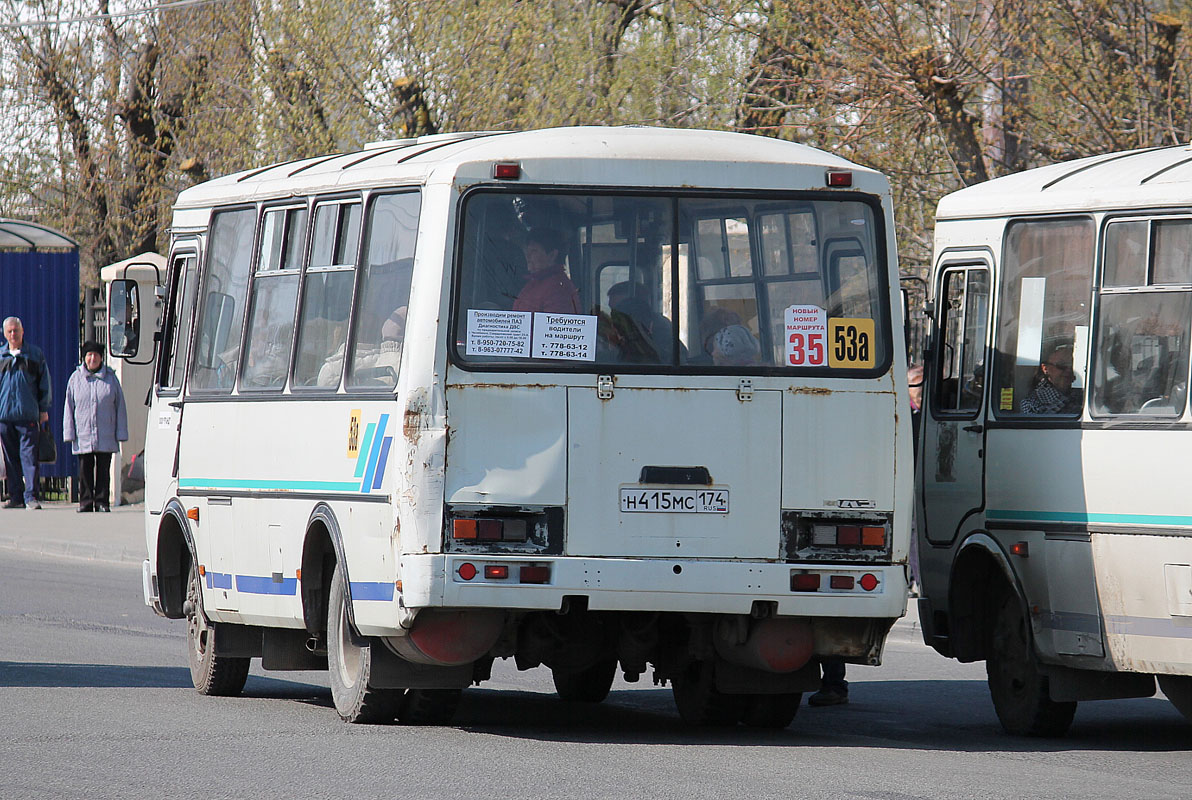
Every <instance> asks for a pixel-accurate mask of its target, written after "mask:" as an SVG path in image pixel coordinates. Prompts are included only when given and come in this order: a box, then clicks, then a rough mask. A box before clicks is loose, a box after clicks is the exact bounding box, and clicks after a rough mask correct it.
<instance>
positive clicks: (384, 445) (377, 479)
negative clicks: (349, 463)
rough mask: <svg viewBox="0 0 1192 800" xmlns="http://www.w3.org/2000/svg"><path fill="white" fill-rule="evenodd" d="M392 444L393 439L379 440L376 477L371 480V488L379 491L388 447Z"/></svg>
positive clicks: (387, 458) (390, 437) (387, 456)
mask: <svg viewBox="0 0 1192 800" xmlns="http://www.w3.org/2000/svg"><path fill="white" fill-rule="evenodd" d="M391 444H393V437H392V436H386V437H385V438H384V439H382V440H381V458H380V460H379V461H378V462H377V476H376V477H375V478H373V483H372V488H374V489H380V488H381V480H382V479H383V478H384V477H385V464H387V463H388V462H389V445H391Z"/></svg>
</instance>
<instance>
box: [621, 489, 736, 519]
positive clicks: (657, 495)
mask: <svg viewBox="0 0 1192 800" xmlns="http://www.w3.org/2000/svg"><path fill="white" fill-rule="evenodd" d="M621 511H622V512H623V513H628V512H635V511H638V512H642V511H644V512H666V513H672V514H727V513H728V489H622V490H621Z"/></svg>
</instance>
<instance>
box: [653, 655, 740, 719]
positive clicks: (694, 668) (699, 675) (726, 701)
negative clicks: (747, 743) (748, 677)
mask: <svg viewBox="0 0 1192 800" xmlns="http://www.w3.org/2000/svg"><path fill="white" fill-rule="evenodd" d="M671 691H672V692H673V693H674V696H675V705H676V706H677V707H678V709H679V716H680V717H681V718H682V720H683V721H684V722H686V723H687V724H688V725H736V724H737V723H738V722H740V721H741V715H742V714H743V713H744V711H745V708H744V703H745V700H746V698H745V697H744V696H743V695H733V694H724V693H722V692H720V691H719V690H717V688H716V681H715V678H714V676H713V672H712V662H710V661H693V662H692V663H691V666H689V667H688V668H687V669H686V670H685V671H684V672H683V674H681V675H676V676H675V677H674V678H672V679H671Z"/></svg>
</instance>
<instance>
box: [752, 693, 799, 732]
mask: <svg viewBox="0 0 1192 800" xmlns="http://www.w3.org/2000/svg"><path fill="white" fill-rule="evenodd" d="M801 702H803V693H802V692H791V693H787V694H755V695H750V696H749V698H748V699H747V700H746V702H745V714H744V715H743V716H742V717H741V722H742V723H744V724H745V725H748V726H749V727H751V728H770V729H771V730H777V731H780V730H783V729H784V728H786V727H788V726H789V725H790V724H791V723H792V722H793V721H794V719H795V714H797V713H798V711H799V704H800V703H801Z"/></svg>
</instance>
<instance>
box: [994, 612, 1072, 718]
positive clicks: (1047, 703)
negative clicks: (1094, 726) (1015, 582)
mask: <svg viewBox="0 0 1192 800" xmlns="http://www.w3.org/2000/svg"><path fill="white" fill-rule="evenodd" d="M985 672H986V675H987V676H988V678H989V694H990V695H991V696H992V698H993V708H994V710H995V711H997V718H998V719H999V720H1000V721H1001V723H1002V727H1003V728H1005V729H1006V731H1007V732H1008V733H1012V734H1015V735H1016V736H1063V735H1064V733H1065V732H1066V731H1067V730H1068V726H1069V725H1071V724H1072V717H1073V716H1074V715H1075V714H1076V703H1074V702H1068V703H1057V702H1056V701H1054V700H1052V699H1051V696H1050V695H1049V694H1048V687H1047V676H1045V675H1043V673H1041V672H1040V671H1039V664H1038V662H1037V661H1036V660H1035V651H1034V648H1033V647H1032V646H1031V637H1030V627H1029V623H1028V622H1027V620H1026V618H1025V617H1024V616H1023V614H1022V607H1021V605H1020V604H1019V602H1018V598H1017V596H1015V595H1014V594H1013V593H1010V592H1007V593H1006V596H1005V597H1004V598H1003V600H1002V604H1001V607H1000V608H999V609H998V612H997V619H996V620H995V621H994V624H993V641H992V646H991V647H990V652H989V658H988V659H986V661H985Z"/></svg>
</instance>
